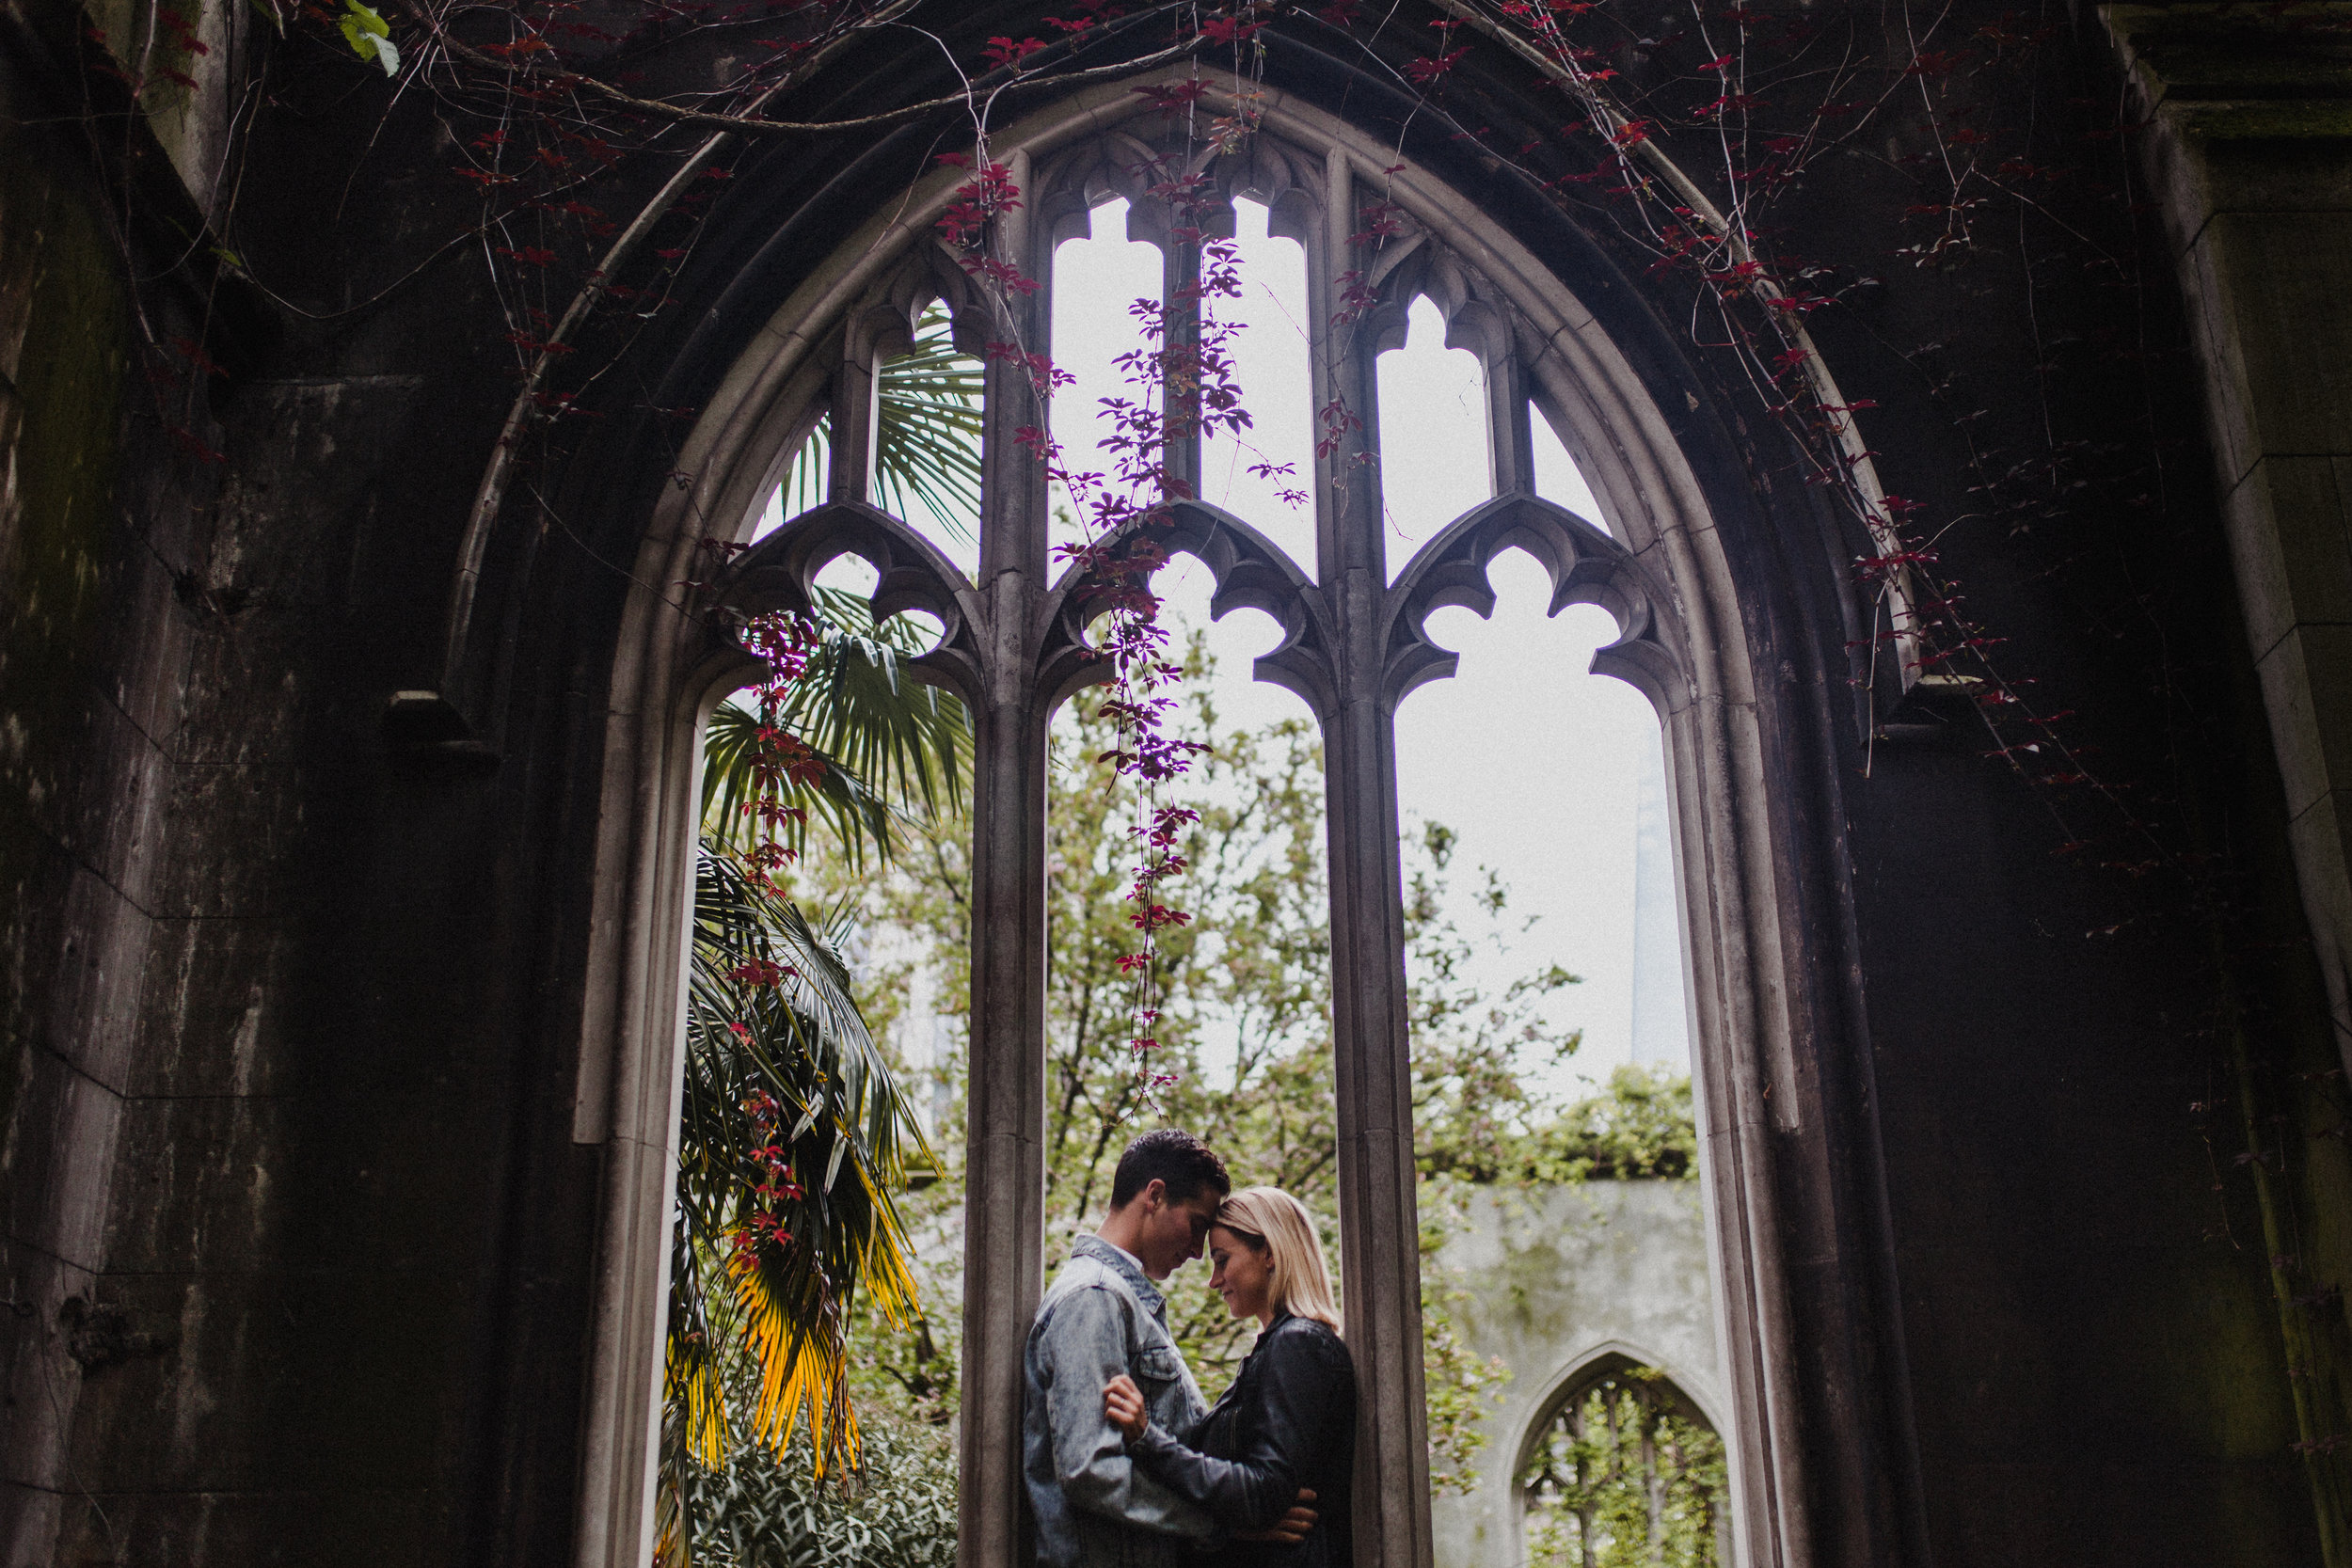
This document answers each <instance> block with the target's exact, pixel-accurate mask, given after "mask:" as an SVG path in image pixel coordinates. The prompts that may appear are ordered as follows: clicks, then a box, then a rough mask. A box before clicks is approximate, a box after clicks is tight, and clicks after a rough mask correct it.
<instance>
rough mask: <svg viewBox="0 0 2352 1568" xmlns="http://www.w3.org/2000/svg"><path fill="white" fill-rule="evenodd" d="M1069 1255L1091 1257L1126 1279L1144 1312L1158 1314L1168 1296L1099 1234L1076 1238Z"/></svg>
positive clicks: (1131, 1260)
mask: <svg viewBox="0 0 2352 1568" xmlns="http://www.w3.org/2000/svg"><path fill="white" fill-rule="evenodd" d="M1070 1255H1071V1256H1072V1257H1073V1258H1091V1259H1094V1260H1095V1261H1096V1262H1098V1263H1100V1264H1102V1265H1103V1266H1104V1267H1105V1268H1107V1269H1109V1270H1110V1271H1111V1272H1112V1273H1113V1274H1116V1275H1119V1277H1120V1279H1122V1280H1125V1281H1126V1283H1127V1289H1128V1290H1130V1291H1134V1292H1135V1295H1136V1300H1137V1301H1140V1302H1141V1303H1143V1309H1144V1310H1145V1311H1146V1312H1149V1313H1151V1314H1152V1315H1153V1316H1154V1317H1156V1316H1158V1315H1159V1311H1160V1307H1161V1305H1162V1304H1163V1303H1164V1302H1166V1301H1167V1300H1168V1298H1167V1297H1166V1296H1164V1295H1162V1294H1161V1293H1160V1288H1159V1287H1158V1286H1157V1285H1154V1284H1152V1281H1151V1280H1150V1279H1149V1278H1148V1277H1146V1276H1145V1275H1144V1272H1143V1271H1142V1270H1141V1269H1139V1268H1137V1267H1136V1264H1135V1262H1134V1260H1133V1259H1130V1258H1129V1257H1128V1256H1127V1255H1126V1254H1125V1253H1124V1252H1121V1251H1120V1249H1119V1248H1117V1247H1115V1246H1113V1245H1111V1244H1110V1243H1108V1242H1106V1241H1104V1240H1103V1238H1102V1237H1100V1236H1081V1237H1079V1238H1078V1241H1077V1244H1076V1245H1074V1246H1073V1247H1072V1248H1071V1249H1070Z"/></svg>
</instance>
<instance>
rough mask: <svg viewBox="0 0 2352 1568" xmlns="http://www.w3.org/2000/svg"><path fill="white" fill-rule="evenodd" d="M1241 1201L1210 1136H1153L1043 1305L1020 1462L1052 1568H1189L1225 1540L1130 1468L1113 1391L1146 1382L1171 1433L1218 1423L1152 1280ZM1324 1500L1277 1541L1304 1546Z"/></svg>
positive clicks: (1027, 1366)
mask: <svg viewBox="0 0 2352 1568" xmlns="http://www.w3.org/2000/svg"><path fill="white" fill-rule="evenodd" d="M1230 1192H1232V1181H1231V1180H1229V1179H1228V1178H1227V1176H1226V1174H1225V1163H1224V1162H1223V1161H1222V1160H1219V1159H1218V1158H1217V1157H1216V1154H1215V1153H1214V1152H1212V1151H1211V1150H1210V1149H1209V1148H1208V1147H1207V1146H1206V1145H1205V1144H1203V1143H1201V1141H1200V1139H1198V1138H1196V1137H1194V1136H1193V1135H1192V1134H1191V1133H1189V1132H1179V1131H1177V1130H1176V1129H1175V1128H1172V1127H1164V1128H1160V1129H1157V1130H1156V1131H1153V1132H1146V1133H1145V1134H1143V1136H1141V1137H1139V1138H1137V1139H1136V1141H1135V1142H1134V1143H1132V1144H1129V1145H1128V1146H1127V1152H1126V1153H1124V1154H1122V1155H1120V1159H1119V1168H1118V1171H1117V1173H1116V1174H1115V1175H1114V1176H1113V1177H1112V1179H1111V1205H1110V1212H1109V1213H1108V1214H1107V1215H1105V1216H1104V1220H1103V1225H1102V1228H1101V1229H1099V1230H1097V1231H1096V1232H1095V1233H1094V1234H1093V1235H1091V1236H1082V1237H1080V1238H1079V1239H1078V1243H1077V1244H1076V1245H1075V1246H1073V1248H1072V1249H1071V1254H1070V1261H1069V1262H1067V1263H1065V1264H1063V1265H1062V1270H1061V1272H1060V1273H1059V1274H1058V1275H1055V1276H1054V1283H1053V1285H1052V1287H1051V1288H1050V1289H1048V1290H1047V1291H1046V1292H1045V1299H1044V1301H1042V1302H1041V1303H1040V1304H1039V1306H1038V1309H1037V1322H1036V1323H1034V1324H1033V1325H1031V1327H1030V1329H1029V1341H1028V1348H1027V1351H1026V1353H1025V1355H1024V1357H1023V1371H1024V1373H1025V1378H1026V1384H1027V1393H1026V1399H1025V1405H1024V1409H1023V1412H1022V1433H1021V1450H1022V1452H1021V1458H1022V1473H1023V1476H1024V1478H1025V1481H1026V1482H1027V1485H1028V1492H1029V1504H1030V1507H1031V1509H1032V1510H1033V1511H1034V1512H1035V1513H1036V1516H1037V1533H1038V1560H1039V1561H1040V1562H1041V1564H1042V1565H1043V1568H1177V1565H1178V1564H1180V1563H1181V1562H1182V1560H1183V1558H1184V1555H1186V1554H1185V1553H1184V1544H1185V1543H1186V1542H1188V1541H1199V1540H1202V1539H1205V1538H1207V1537H1209V1536H1211V1535H1213V1534H1215V1533H1216V1528H1215V1527H1214V1526H1213V1525H1212V1524H1211V1523H1210V1521H1209V1518H1208V1515H1207V1514H1205V1513H1201V1512H1200V1510H1199V1509H1197V1508H1195V1507H1194V1506H1193V1505H1192V1504H1190V1503H1189V1502H1186V1501H1185V1500H1184V1499H1183V1498H1181V1497H1177V1496H1176V1495H1175V1494H1174V1493H1172V1492H1169V1491H1168V1489H1167V1488H1165V1487H1163V1486H1161V1485H1160V1484H1159V1483H1158V1482H1157V1481H1153V1480H1152V1478H1151V1477H1149V1476H1146V1475H1144V1474H1142V1473H1141V1472H1140V1471H1138V1470H1136V1469H1135V1468H1134V1467H1133V1466H1132V1465H1130V1464H1129V1463H1128V1460H1127V1449H1126V1442H1125V1439H1124V1438H1122V1437H1121V1436H1120V1431H1119V1429H1118V1428H1117V1427H1115V1426H1113V1425H1112V1424H1111V1422H1110V1419H1109V1418H1108V1417H1107V1416H1106V1415H1105V1414H1104V1407H1103V1390H1104V1387H1105V1386H1107V1385H1108V1384H1109V1383H1110V1380H1111V1379H1112V1378H1114V1377H1117V1376H1119V1375H1120V1373H1122V1372H1123V1373H1125V1374H1126V1375H1127V1376H1129V1377H1131V1378H1133V1379H1135V1382H1136V1386H1137V1387H1138V1388H1140V1389H1141V1390H1142V1391H1143V1399H1144V1403H1145V1406H1146V1407H1147V1409H1148V1410H1149V1411H1150V1413H1151V1417H1152V1420H1153V1421H1154V1422H1155V1423H1157V1425H1158V1426H1159V1427H1160V1428H1161V1430H1163V1431H1166V1432H1184V1431H1186V1430H1189V1429H1190V1428H1191V1426H1192V1425H1193V1423H1195V1422H1197V1421H1198V1420H1200V1418H1201V1417H1202V1416H1204V1415H1206V1414H1207V1413H1208V1406H1207V1405H1206V1404H1205V1403H1204V1402H1202V1400H1201V1398H1200V1386H1199V1385H1197V1384H1195V1383H1194V1382H1193V1380H1192V1370H1191V1369H1190V1368H1188V1367H1186V1366H1185V1365H1184V1353H1183V1352H1181V1351H1179V1350H1178V1349H1177V1348H1176V1341H1175V1340H1174V1339H1172V1338H1169V1337H1168V1304H1167V1298H1166V1297H1164V1296H1163V1295H1161V1293H1160V1291H1159V1289H1158V1287H1157V1286H1156V1285H1154V1284H1153V1283H1152V1281H1154V1280H1159V1279H1165V1278H1167V1277H1168V1275H1170V1274H1172V1273H1174V1272H1175V1271H1176V1270H1177V1269H1178V1268H1180V1267H1182V1266H1183V1265H1184V1263H1185V1262H1187V1261H1188V1260H1190V1259H1195V1258H1198V1257H1200V1249H1201V1243H1202V1242H1203V1241H1204V1240H1205V1239H1206V1238H1207V1236H1208V1233H1209V1224H1210V1222H1211V1221H1212V1220H1214V1219H1216V1210H1217V1205H1218V1204H1220V1203H1222V1202H1224V1201H1225V1197H1226V1195H1227V1194H1228V1193H1230ZM1312 1500H1313V1497H1312V1494H1311V1493H1306V1492H1302V1493H1300V1494H1299V1502H1300V1504H1301V1505H1302V1506H1300V1507H1296V1508H1294V1509H1292V1510H1291V1512H1290V1513H1289V1515H1288V1516H1287V1517H1285V1518H1284V1519H1283V1520H1282V1521H1281V1523H1280V1524H1279V1525H1277V1526H1276V1527H1275V1528H1273V1529H1272V1530H1270V1531H1268V1532H1267V1536H1268V1538H1270V1539H1274V1540H1280V1541H1292V1542H1295V1541H1297V1540H1299V1539H1300V1538H1301V1537H1303V1536H1304V1535H1305V1534H1306V1532H1307V1531H1308V1530H1309V1529H1311V1528H1313V1525H1314V1520H1315V1515H1314V1513H1313V1511H1312V1510H1311V1509H1309V1508H1306V1507H1304V1506H1303V1505H1304V1504H1306V1503H1308V1502H1311V1501H1312Z"/></svg>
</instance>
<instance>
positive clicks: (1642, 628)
mask: <svg viewBox="0 0 2352 1568" xmlns="http://www.w3.org/2000/svg"><path fill="white" fill-rule="evenodd" d="M1513 549H1517V550H1523V551H1525V552H1526V553H1527V554H1528V555H1529V556H1530V557H1531V558H1532V559H1534V562H1536V563H1537V564H1538V565H1540V566H1542V567H1543V568H1544V572H1545V575H1546V576H1547V578H1549V581H1550V586H1551V593H1550V597H1549V601H1548V602H1547V603H1546V605H1545V606H1544V613H1545V614H1546V615H1547V616H1550V615H1557V614H1559V613H1560V611H1562V610H1565V609H1567V608H1568V606H1570V605H1575V604H1589V605H1596V606H1597V607H1599V608H1600V609H1601V610H1605V611H1607V612H1608V614H1609V616H1610V618H1611V619H1612V620H1613V621H1615V622H1616V624H1617V640H1616V641H1613V642H1611V643H1609V644H1607V645H1606V646H1604V647H1601V648H1599V649H1597V650H1596V651H1595V652H1594V654H1593V669H1594V670H1595V671H1596V672H1597V673H1601V674H1606V675H1612V676H1614V677H1616V678H1617V679H1620V680H1623V681H1625V682H1626V683H1627V684H1628V685H1629V686H1631V687H1633V688H1634V689H1636V690H1639V691H1640V692H1641V693H1642V694H1643V695H1644V696H1645V697H1647V698H1648V699H1649V700H1650V702H1651V704H1652V705H1655V706H1656V707H1657V708H1658V710H1659V715H1660V717H1661V719H1662V718H1664V717H1666V716H1668V715H1670V714H1672V713H1674V712H1676V711H1677V710H1678V709H1680V708H1683V707H1686V706H1688V705H1690V703H1691V701H1692V691H1691V683H1690V677H1689V674H1688V673H1687V670H1686V668H1685V664H1684V659H1683V657H1682V655H1681V653H1680V651H1679V650H1678V649H1677V647H1676V646H1675V644H1674V642H1673V641H1671V639H1672V635H1673V626H1674V620H1675V617H1674V616H1673V615H1672V614H1671V613H1666V614H1661V612H1660V610H1659V602H1660V599H1661V592H1662V591H1661V588H1660V586H1659V585H1658V584H1657V582H1656V581H1655V580H1654V579H1653V578H1652V577H1651V574H1650V572H1649V571H1648V569H1647V568H1646V567H1645V566H1644V565H1643V563H1642V562H1641V561H1640V560H1639V559H1638V558H1636V557H1635V556H1634V555H1633V554H1632V553H1631V552H1630V551H1629V550H1628V549H1627V548H1626V547H1625V546H1623V545H1620V544H1619V543H1617V541H1616V540H1614V539H1613V538H1611V537H1610V536H1609V535H1608V534H1607V533H1605V532H1603V531H1601V530H1600V529H1599V528H1598V527H1597V526H1596V525H1595V524H1593V523H1590V522H1588V521H1586V520H1585V519H1584V518H1582V517H1580V516H1578V515H1576V514H1575V513H1573V512H1570V511H1569V510H1567V508H1565V507H1564V506H1560V505H1558V504H1556V503H1554V502H1552V501H1548V500H1545V499H1541V498H1540V497H1536V496H1529V495H1507V496H1498V497H1496V498H1495V499H1492V500H1488V501H1484V502H1481V503H1480V504H1479V505H1477V506H1475V507H1472V508H1471V509H1470V511H1468V512H1466V513H1464V514H1463V515H1461V516H1459V517H1457V518H1455V519H1454V521H1453V522H1451V523H1449V524H1447V525H1446V526H1445V528H1444V529H1443V530H1442V531H1439V532H1438V536H1437V537H1436V538H1435V539H1432V540H1430V541H1429V543H1428V544H1426V545H1424V546H1422V548H1421V549H1420V551H1419V552H1418V553H1416V554H1415V555H1414V557H1413V559H1412V561H1411V562H1408V563H1407V564H1406V567H1405V569H1404V570H1403V571H1402V572H1400V573H1399V574H1398V575H1397V579H1396V581H1395V582H1394V583H1393V584H1391V586H1390V589H1389V605H1390V610H1389V614H1390V626H1389V632H1388V637H1387V646H1388V672H1389V673H1388V681H1387V686H1386V694H1387V699H1388V702H1389V704H1390V705H1391V707H1393V706H1394V705H1396V704H1398V703H1400V702H1402V701H1404V700H1405V698H1406V696H1407V695H1409V694H1410V693H1411V692H1412V691H1414V690H1415V689H1419V688H1420V687H1422V685H1425V684H1426V683H1428V682H1430V681H1433V680H1439V679H1443V678H1445V677H1447V676H1450V675H1452V674H1453V673H1454V663H1455V656H1454V654H1453V653H1451V652H1450V651H1448V650H1446V649H1444V648H1441V647H1439V646H1438V644H1437V643H1436V642H1435V641H1431V639H1430V636H1429V629H1428V619H1429V616H1430V615H1431V614H1432V613H1433V612H1435V611H1436V610H1439V609H1443V608H1446V607H1448V606H1452V607H1455V608H1458V609H1463V610H1470V612H1471V613H1473V614H1475V615H1477V616H1478V617H1479V618H1480V619H1482V620H1483V619H1485V618H1486V617H1487V616H1489V615H1491V614H1492V613H1493V612H1494V607H1495V594H1494V587H1493V584H1492V582H1491V581H1490V580H1489V578H1488V576H1487V568H1488V567H1489V566H1490V565H1491V564H1492V563H1493V562H1494V559H1495V557H1497V556H1499V555H1501V554H1502V553H1503V552H1504V551H1505V550H1513Z"/></svg>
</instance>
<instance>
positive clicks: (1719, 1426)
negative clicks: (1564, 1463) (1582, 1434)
mask: <svg viewBox="0 0 2352 1568" xmlns="http://www.w3.org/2000/svg"><path fill="white" fill-rule="evenodd" d="M1644 1367H1646V1368H1648V1369H1650V1370H1653V1371H1656V1372H1659V1373H1660V1374H1661V1381H1662V1383H1663V1386H1664V1393H1665V1400H1666V1402H1667V1403H1668V1404H1670V1405H1672V1406H1674V1407H1675V1409H1676V1410H1677V1412H1678V1413H1679V1414H1681V1415H1682V1416H1684V1417H1686V1418H1695V1419H1697V1420H1700V1421H1702V1422H1704V1423H1706V1425H1707V1427H1708V1430H1710V1431H1712V1432H1713V1433H1715V1435H1716V1436H1718V1437H1720V1438H1722V1439H1723V1442H1724V1467H1725V1469H1726V1470H1727V1471H1728V1473H1729V1474H1730V1476H1731V1491H1732V1496H1731V1500H1730V1503H1729V1505H1728V1506H1729V1511H1730V1514H1731V1521H1732V1532H1733V1538H1734V1542H1735V1544H1734V1545H1733V1548H1732V1551H1733V1558H1734V1561H1736V1562H1738V1563H1745V1562H1747V1561H1748V1560H1749V1559H1748V1557H1747V1555H1746V1552H1745V1550H1744V1548H1743V1547H1741V1546H1740V1545H1739V1544H1736V1543H1737V1542H1738V1540H1739V1528H1740V1500H1739V1499H1740V1456H1739V1451H1738V1444H1737V1442H1736V1441H1735V1438H1734V1436H1733V1433H1732V1430H1731V1428H1730V1427H1729V1426H1728V1425H1727V1424H1726V1423H1725V1420H1724V1414H1725V1413H1724V1412H1723V1411H1721V1410H1720V1409H1718V1408H1717V1402H1716V1401H1715V1400H1713V1399H1711V1398H1708V1397H1707V1396H1705V1395H1703V1394H1702V1393H1700V1392H1699V1391H1698V1390H1699V1389H1700V1388H1702V1387H1703V1386H1704V1385H1703V1384H1702V1383H1701V1382H1700V1381H1699V1380H1698V1379H1696V1378H1694V1377H1692V1375H1691V1374H1690V1373H1689V1372H1688V1371H1687V1370H1683V1369H1681V1368H1679V1367H1677V1366H1676V1365H1675V1364H1674V1363H1673V1362H1672V1361H1670V1360H1668V1359H1667V1358H1665V1357H1663V1356H1658V1355H1652V1354H1650V1353H1649V1352H1647V1351H1645V1350H1643V1349H1642V1348H1641V1347H1639V1346H1638V1345H1632V1344H1629V1343H1627V1342H1626V1341H1625V1340H1622V1339H1610V1340H1606V1341H1604V1342H1602V1343H1600V1344H1597V1345H1595V1346H1593V1347H1592V1348H1591V1349H1590V1350H1587V1351H1585V1352H1584V1353H1583V1354H1581V1355H1579V1356H1577V1357H1576V1358H1575V1359H1574V1360H1572V1361H1570V1362H1569V1363H1568V1364H1567V1365H1566V1366H1565V1367H1562V1368H1561V1369H1560V1370H1558V1371H1557V1372H1555V1373H1553V1374H1552V1378H1551V1383H1550V1386H1549V1387H1547V1388H1546V1389H1545V1390H1544V1393H1543V1397H1542V1398H1541V1399H1538V1400H1537V1401H1535V1402H1534V1405H1533V1406H1531V1407H1530V1408H1532V1409H1533V1410H1534V1415H1533V1416H1531V1417H1529V1418H1528V1420H1527V1423H1526V1425H1525V1426H1523V1427H1521V1428H1520V1429H1519V1432H1518V1437H1517V1438H1516V1440H1515V1441H1514V1442H1513V1444H1512V1446H1511V1476H1510V1479H1511V1491H1510V1508H1509V1514H1510V1526H1509V1528H1510V1531H1511V1559H1510V1560H1512V1561H1513V1562H1517V1563H1526V1562H1528V1555H1527V1485H1526V1482H1525V1481H1524V1480H1523V1478H1524V1477H1525V1475H1526V1473H1527V1465H1528V1461H1530V1460H1531V1459H1533V1458H1534V1457H1535V1449H1536V1446H1537V1445H1538V1444H1539V1443H1541V1442H1542V1441H1543V1440H1544V1438H1545V1437H1546V1436H1547V1435H1549V1433H1550V1431H1551V1425H1552V1423H1553V1422H1554V1421H1556V1420H1558V1419H1559V1418H1560V1413H1561V1412H1562V1411H1563V1410H1565V1409H1566V1408H1567V1407H1568V1404H1569V1403H1570V1402H1572V1401H1575V1400H1579V1399H1581V1398H1583V1397H1584V1394H1585V1391H1586V1390H1588V1389H1590V1388H1591V1387H1592V1386H1594V1385H1595V1384H1597V1383H1598V1382H1600V1381H1601V1380H1602V1379H1604V1378H1607V1377H1612V1376H1614V1375H1616V1374H1618V1373H1621V1372H1629V1371H1632V1370H1636V1369H1638V1368H1644ZM1718 1568H1734V1563H1733V1562H1724V1563H1722V1564H1719V1565H1718Z"/></svg>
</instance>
